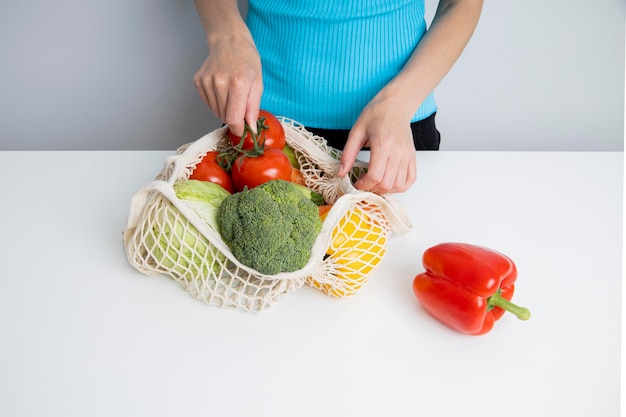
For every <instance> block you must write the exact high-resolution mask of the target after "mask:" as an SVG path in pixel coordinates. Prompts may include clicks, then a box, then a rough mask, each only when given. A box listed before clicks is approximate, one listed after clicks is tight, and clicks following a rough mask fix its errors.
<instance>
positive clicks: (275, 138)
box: [228, 110, 286, 150]
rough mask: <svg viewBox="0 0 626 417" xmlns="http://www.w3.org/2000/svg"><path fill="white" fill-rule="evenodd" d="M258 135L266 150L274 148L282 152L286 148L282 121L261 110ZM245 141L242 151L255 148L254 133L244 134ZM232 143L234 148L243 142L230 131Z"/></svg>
mask: <svg viewBox="0 0 626 417" xmlns="http://www.w3.org/2000/svg"><path fill="white" fill-rule="evenodd" d="M257 134H258V135H259V138H258V141H259V144H263V146H265V147H266V148H274V149H279V150H282V149H283V148H284V147H285V144H286V142H285V129H283V125H282V124H280V121H279V120H278V119H277V118H276V116H274V115H273V114H272V113H270V112H268V111H265V110H261V111H260V112H259V119H258V122H257ZM244 135H245V136H244V140H243V145H242V149H244V150H249V149H252V148H254V140H253V139H252V133H251V132H249V131H245V132H244ZM228 136H229V138H230V142H231V143H232V144H233V146H238V145H239V143H240V142H241V136H235V135H234V134H233V133H232V132H231V131H230V130H229V131H228Z"/></svg>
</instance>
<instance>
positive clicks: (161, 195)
mask: <svg viewBox="0 0 626 417" xmlns="http://www.w3.org/2000/svg"><path fill="white" fill-rule="evenodd" d="M281 123H282V125H283V128H284V130H285V139H286V142H287V144H288V145H289V146H290V147H291V148H292V149H293V150H294V153H295V155H296V158H297V159H298V162H299V164H300V171H301V172H302V175H303V177H304V179H305V182H306V185H307V186H308V187H309V188H311V189H312V190H314V191H316V192H318V193H320V194H322V195H323V197H324V200H325V201H326V202H327V203H330V204H333V206H332V208H331V209H330V211H329V212H328V213H327V214H326V215H325V218H324V222H323V226H322V230H321V232H320V233H319V235H318V236H317V238H316V240H315V243H314V245H313V248H312V250H311V256H310V258H309V261H308V263H307V264H306V265H305V266H304V267H303V268H301V269H299V270H297V271H293V272H283V273H279V274H276V275H265V274H262V273H259V272H258V271H256V270H254V269H252V268H250V267H248V266H246V265H243V264H242V263H240V262H239V261H238V260H237V259H236V258H235V257H234V256H233V254H232V252H231V251H230V249H229V248H228V246H227V245H226V244H225V242H224V241H223V240H222V238H221V236H220V234H219V231H217V230H216V229H215V228H213V227H212V226H211V225H210V224H209V223H208V222H206V221H205V220H204V219H203V218H202V216H201V214H200V213H199V212H197V211H196V210H194V208H193V207H192V205H190V204H189V202H187V201H185V200H181V199H179V198H178V197H177V196H176V194H175V192H174V188H173V185H174V183H176V182H177V181H182V180H186V179H188V178H189V176H190V175H191V172H192V171H193V168H194V167H195V166H196V164H198V163H199V162H200V160H201V159H202V157H203V156H204V155H205V154H206V153H207V152H209V151H212V150H219V151H223V150H226V149H228V148H229V146H230V144H229V141H228V127H227V126H224V127H222V128H219V129H216V130H214V131H213V132H210V133H209V134H207V135H205V136H204V137H202V138H200V139H198V140H197V141H195V142H192V143H189V144H186V145H183V146H182V147H180V148H179V149H178V150H177V152H176V153H175V154H174V155H172V156H170V157H168V158H167V160H166V161H165V166H164V167H163V169H162V171H161V172H160V173H159V174H158V175H157V177H156V178H155V180H154V181H152V182H151V183H149V184H147V185H146V186H145V187H143V188H142V189H141V190H139V191H138V192H137V193H136V194H135V195H134V196H133V198H132V201H131V207H130V213H129V215H128V222H127V226H126V230H125V231H124V247H125V250H126V254H127V257H128V261H129V262H130V264H131V265H132V266H133V267H134V268H136V269H137V270H138V271H140V272H141V273H143V274H146V275H159V274H165V275H169V276H170V277H172V278H173V279H175V280H176V281H177V282H179V283H180V284H181V285H182V287H183V288H184V289H185V290H186V291H188V292H189V293H190V294H191V295H192V296H193V297H194V298H197V299H200V300H203V301H205V302H206V303H208V304H211V305H216V306H219V307H223V308H240V309H244V310H247V311H261V310H263V309H266V308H268V307H271V306H272V305H274V303H275V302H276V301H277V300H278V299H279V298H280V297H281V296H283V295H285V294H287V293H290V292H292V291H294V290H296V289H298V288H300V287H302V286H303V285H304V284H308V285H310V286H311V287H314V288H317V289H320V290H322V291H324V292H325V293H327V294H329V295H331V296H335V297H343V296H348V295H352V294H354V293H355V292H356V291H357V290H358V289H359V288H361V287H362V286H363V285H364V284H365V282H366V281H367V279H368V278H369V277H370V276H371V275H372V274H373V273H374V272H375V271H376V269H377V267H378V265H379V263H380V261H381V260H382V258H383V256H384V254H385V251H386V247H387V239H388V237H389V236H390V234H391V233H396V234H400V235H402V234H404V233H406V232H408V231H409V230H410V229H411V227H412V226H411V223H410V221H409V220H408V218H407V217H406V214H405V213H404V211H403V209H402V207H400V206H399V205H398V204H397V203H396V202H394V201H393V200H392V199H391V198H390V197H389V196H380V195H377V194H374V193H371V192H366V191H359V190H357V189H355V188H354V186H353V185H352V181H353V180H355V179H356V178H357V177H358V176H360V175H361V174H362V173H363V172H365V170H366V169H367V164H366V163H364V162H360V161H357V163H356V164H355V167H354V168H353V170H352V173H351V177H350V178H348V177H344V178H339V177H337V175H336V172H337V168H338V166H339V158H340V155H341V153H340V151H337V150H336V149H333V148H331V147H329V146H327V144H326V141H325V140H324V139H323V138H321V137H319V136H315V135H313V134H311V133H310V132H308V131H307V130H306V129H304V128H303V127H302V126H301V125H299V124H298V123H297V122H294V121H291V120H288V119H284V118H281Z"/></svg>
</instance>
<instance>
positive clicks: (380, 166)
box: [354, 149, 389, 192]
mask: <svg viewBox="0 0 626 417" xmlns="http://www.w3.org/2000/svg"><path fill="white" fill-rule="evenodd" d="M388 165H389V164H388V162H387V155H386V154H384V155H383V154H381V150H380V149H379V150H378V152H371V154H370V161H369V163H368V166H367V172H366V173H365V175H363V176H362V177H361V178H359V179H358V180H357V181H356V182H355V183H354V187H355V188H358V189H359V190H365V191H376V190H379V191H378V192H380V189H381V187H380V186H379V184H381V183H382V181H383V180H384V179H385V173H386V170H387V168H388Z"/></svg>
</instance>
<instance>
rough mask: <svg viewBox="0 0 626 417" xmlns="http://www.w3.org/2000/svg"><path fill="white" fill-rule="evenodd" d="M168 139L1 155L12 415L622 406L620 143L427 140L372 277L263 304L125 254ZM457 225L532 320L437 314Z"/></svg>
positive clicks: (533, 411) (3, 317)
mask: <svg viewBox="0 0 626 417" xmlns="http://www.w3.org/2000/svg"><path fill="white" fill-rule="evenodd" d="M170 154H172V152H162V151H147V152H137V151H134V152H61V151H59V152H0V186H1V193H2V203H1V204H0V217H1V218H2V219H3V226H2V234H1V239H0V259H1V260H2V275H1V278H0V279H1V280H2V290H1V291H0V415H2V416H10V417H18V416H37V417H40V416H63V417H73V416H77V417H78V416H81V417H84V416H89V417H91V416H106V417H111V416H116V417H118V416H150V417H157V416H168V417H170V416H185V417H191V416H249V415H256V416H362V415H378V416H428V417H435V416H445V417H449V416H460V415H463V416H484V415H507V416H509V417H513V416H534V417H537V416H552V415H558V416H570V417H572V416H580V417H589V416H601V417H611V416H617V415H618V413H619V401H620V388H619V383H620V353H621V350H620V342H621V338H620V319H621V310H620V306H621V276H622V275H621V258H622V214H623V211H622V192H623V185H622V183H623V161H624V159H623V154H622V153H532V152H527V153H517V152H515V153H506V152H504V153H500V152H491V153H490V152H439V153H437V152H422V153H419V154H418V156H417V158H418V167H419V168H418V169H419V178H418V182H417V183H416V185H415V186H414V187H413V188H412V189H411V190H410V192H408V193H406V194H402V195H397V196H396V199H397V200H398V201H399V202H400V203H402V204H403V205H404V207H405V208H406V209H407V212H408V213H409V215H410V217H411V219H412V221H413V224H414V229H413V230H412V231H411V232H410V233H409V234H408V235H405V236H403V237H399V236H395V237H394V238H392V239H391V241H390V244H389V247H388V253H387V255H386V257H385V258H384V260H383V263H382V265H381V267H380V269H379V270H378V272H377V273H376V274H375V275H374V276H373V277H372V278H371V280H370V281H369V282H368V284H367V285H366V286H365V287H364V288H363V289H362V290H361V291H360V292H358V293H357V294H356V295H355V296H354V297H351V298H347V299H343V300H337V299H334V298H331V297H328V296H326V295H324V294H323V293H321V292H318V291H317V290H314V289H312V288H309V287H303V288H301V289H299V290H297V291H295V292H294V293H291V294H288V295H287V296H285V297H284V298H282V299H281V300H280V301H279V302H278V303H277V304H276V305H275V306H274V307H273V308H272V309H271V310H268V311H264V312H261V313H257V314H255V313H247V312H243V311H236V310H223V309H220V308H218V307H213V306H208V305H206V304H204V303H202V302H200V301H197V300H195V299H193V298H192V297H191V296H190V295H188V293H186V292H185V291H183V290H182V288H181V287H180V286H179V285H178V284H177V283H176V282H174V281H173V280H172V279H170V278H168V277H166V276H159V277H147V276H144V275H141V274H140V273H138V272H137V271H136V270H134V269H133V268H132V267H131V266H130V265H129V264H128V263H127V260H126V257H125V253H124V251H123V247H122V230H123V229H124V227H125V222H126V216H127V214H128V208H129V203H130V198H131V196H132V195H133V194H134V193H135V192H136V191H137V190H138V189H140V188H141V187H142V186H143V185H144V184H146V183H147V182H148V181H150V180H151V179H152V178H153V177H154V175H156V174H157V172H158V171H159V170H160V169H161V167H162V165H163V161H164V160H165V158H166V157H167V156H168V155H170ZM444 241H464V242H468V243H474V244H480V245H483V246H487V247H491V248H493V249H496V250H498V251H500V252H503V253H505V254H507V255H509V256H510V257H511V258H512V259H513V260H514V261H515V262H516V264H517V266H518V269H519V278H518V282H517V287H516V295H515V297H514V300H515V301H516V302H517V303H519V304H521V305H524V306H526V307H528V308H530V310H531V312H532V318H531V319H530V320H529V321H527V322H522V321H519V320H517V319H516V318H515V317H513V316H512V315H510V316H505V317H504V318H502V319H501V320H500V321H499V322H497V324H496V327H495V328H494V330H493V331H492V332H490V333H489V334H487V335H484V336H465V335H462V334H459V333H456V332H454V331H452V330H450V329H448V328H447V327H444V326H443V325H441V324H440V323H439V322H437V321H435V320H434V319H433V318H431V317H430V316H428V315H427V314H426V313H425V311H424V310H423V309H422V308H421V306H420V305H419V303H418V302H417V300H416V299H415V297H414V295H413V293H412V290H411V282H412V279H413V276H414V275H416V274H417V273H419V272H421V271H422V270H423V268H422V266H421V254H422V253H423V251H424V250H425V249H426V248H428V247H430V246H432V245H434V244H437V243H440V242H444ZM501 413H502V414H501Z"/></svg>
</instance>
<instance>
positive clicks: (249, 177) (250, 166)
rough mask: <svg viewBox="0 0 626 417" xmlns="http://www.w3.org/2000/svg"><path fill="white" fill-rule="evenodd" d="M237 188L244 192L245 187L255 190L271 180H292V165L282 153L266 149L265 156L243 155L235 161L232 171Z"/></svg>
mask: <svg viewBox="0 0 626 417" xmlns="http://www.w3.org/2000/svg"><path fill="white" fill-rule="evenodd" d="M231 175H232V178H233V183H234V184H235V188H236V189H237V190H238V191H242V190H243V189H244V188H245V187H248V188H254V187H256V186H257V185H261V184H263V183H264V182H267V181H271V180H285V181H289V180H290V179H291V163H290V162H289V158H287V155H285V154H284V153H283V152H282V151H279V150H278V149H273V148H265V150H264V152H263V155H260V156H246V155H242V156H240V157H238V158H237V159H235V163H234V164H233V169H232V173H231Z"/></svg>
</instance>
